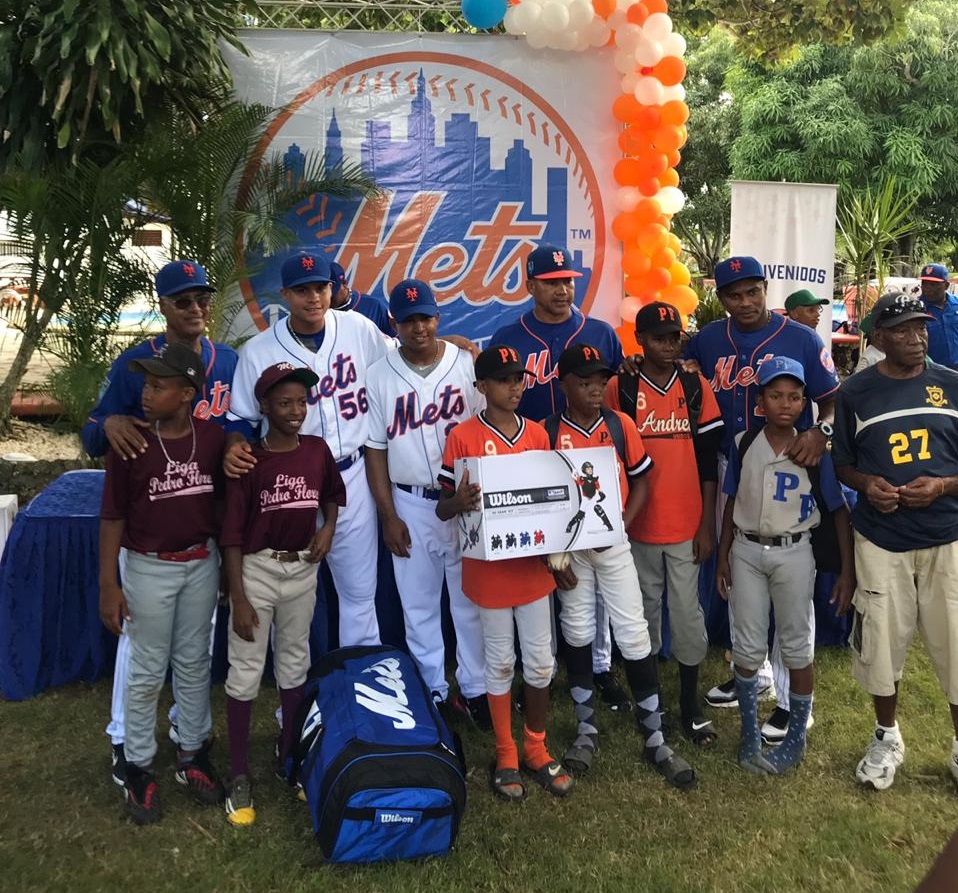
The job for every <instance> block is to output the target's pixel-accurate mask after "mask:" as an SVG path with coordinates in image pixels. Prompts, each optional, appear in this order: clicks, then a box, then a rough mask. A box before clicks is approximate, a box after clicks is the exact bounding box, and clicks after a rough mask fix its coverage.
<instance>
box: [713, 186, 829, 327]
mask: <svg viewBox="0 0 958 893" xmlns="http://www.w3.org/2000/svg"><path fill="white" fill-rule="evenodd" d="M731 184H732V227H731V246H732V254H733V255H734V254H746V255H751V256H752V257H754V258H757V259H758V260H759V261H760V262H761V263H762V265H763V266H764V267H765V278H766V279H767V280H768V306H769V307H770V308H772V309H774V308H782V307H784V306H785V299H786V298H787V297H788V296H789V295H790V294H791V293H792V292H795V291H798V290H799V289H802V288H807V289H808V290H809V291H810V292H811V293H812V294H813V295H815V296H816V297H818V298H827V299H828V302H829V303H828V304H827V305H825V306H823V307H822V316H821V320H820V321H819V324H818V334H819V336H821V339H822V341H824V342H825V345H826V346H830V345H831V343H832V306H831V301H832V297H833V294H834V291H835V205H836V200H837V194H838V188H837V187H836V186H833V185H831V184H821V183H763V182H758V181H751V180H732V181H731Z"/></svg>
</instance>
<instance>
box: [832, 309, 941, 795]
mask: <svg viewBox="0 0 958 893" xmlns="http://www.w3.org/2000/svg"><path fill="white" fill-rule="evenodd" d="M871 315H872V320H873V326H874V328H873V333H872V337H873V338H874V339H875V343H876V345H877V346H878V348H879V349H880V350H882V351H884V353H885V358H884V359H883V360H881V361H879V362H878V363H877V364H876V365H874V366H870V367H869V368H868V369H865V370H864V371H862V372H859V373H856V374H855V375H853V376H852V377H851V378H849V379H848V381H847V382H845V384H844V385H843V386H842V389H841V391H839V394H838V406H837V412H836V417H835V439H834V444H833V447H832V458H833V460H834V462H835V467H836V471H837V473H838V477H839V478H840V480H841V481H842V482H843V483H844V484H845V485H846V486H848V487H852V488H853V489H854V490H856V491H858V494H859V496H858V501H857V502H856V504H855V508H854V509H853V510H852V524H853V526H854V528H855V559H856V566H857V572H858V586H857V588H856V590H855V595H854V598H853V603H854V608H855V617H854V626H853V628H852V673H853V675H854V676H855V678H856V679H857V680H858V681H859V683H860V684H861V685H862V687H863V688H864V689H865V690H866V691H867V692H868V693H869V694H870V695H871V696H872V701H873V706H874V710H875V720H876V726H875V732H874V734H873V735H872V737H871V739H870V741H869V743H868V748H867V750H866V751H865V756H864V758H863V759H862V760H861V762H860V763H859V764H858V769H857V773H856V774H857V777H858V780H859V781H860V782H861V783H862V784H865V785H870V786H872V787H874V788H876V789H878V790H884V789H885V788H887V787H889V786H890V785H891V784H892V782H893V781H894V779H895V770H896V769H897V768H898V767H899V766H901V765H902V763H903V762H904V760H905V744H904V741H903V740H902V736H901V731H900V729H899V727H898V722H897V707H898V693H899V684H900V682H901V676H902V670H903V668H904V664H905V654H906V652H907V650H908V647H909V645H910V644H911V641H912V639H913V638H914V635H915V629H916V628H917V629H918V631H919V633H920V635H921V638H922V640H923V642H924V645H925V651H926V653H927V654H928V657H929V659H930V661H931V664H932V667H933V668H934V670H935V675H936V676H937V677H938V681H939V684H940V685H941V687H942V689H943V690H944V692H945V696H946V698H947V700H948V704H949V706H950V709H951V720H952V725H953V726H954V732H955V737H954V739H953V740H952V743H951V758H950V759H949V761H948V767H949V770H950V772H951V776H952V778H954V779H955V781H956V782H958V542H956V540H958V477H956V476H955V472H956V470H958V425H956V416H958V374H956V373H955V372H953V371H952V370H950V369H947V368H945V367H943V366H939V365H937V364H935V363H930V364H928V365H927V366H926V364H925V355H926V351H927V348H928V334H927V329H926V326H930V325H931V324H932V321H933V320H932V319H929V317H930V316H931V314H929V313H928V312H927V309H926V307H925V304H924V303H923V302H922V301H920V300H918V299H916V298H914V297H911V296H908V295H903V294H892V295H885V296H884V297H882V298H880V299H879V300H878V302H877V303H876V304H875V307H874V309H873V310H872V314H871ZM926 712H927V711H926Z"/></svg>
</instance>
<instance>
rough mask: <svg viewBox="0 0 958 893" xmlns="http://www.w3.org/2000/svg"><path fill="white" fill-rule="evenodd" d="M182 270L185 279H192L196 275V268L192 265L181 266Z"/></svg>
mask: <svg viewBox="0 0 958 893" xmlns="http://www.w3.org/2000/svg"><path fill="white" fill-rule="evenodd" d="M182 269H183V275H184V276H186V277H187V279H192V278H193V277H194V276H195V275H196V267H194V266H193V264H183V267H182Z"/></svg>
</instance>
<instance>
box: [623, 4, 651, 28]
mask: <svg viewBox="0 0 958 893" xmlns="http://www.w3.org/2000/svg"><path fill="white" fill-rule="evenodd" d="M625 17H626V18H627V19H628V20H629V21H630V22H631V23H632V24H633V25H644V24H645V20H646V19H647V18H648V17H649V10H648V8H647V7H646V5H645V4H644V3H633V4H632V6H630V7H629V10H628V12H627V13H626V14H625Z"/></svg>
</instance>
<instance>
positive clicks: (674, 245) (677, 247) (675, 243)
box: [668, 233, 688, 285]
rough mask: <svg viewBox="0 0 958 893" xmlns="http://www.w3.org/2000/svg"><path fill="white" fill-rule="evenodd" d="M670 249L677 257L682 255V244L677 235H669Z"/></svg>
mask: <svg viewBox="0 0 958 893" xmlns="http://www.w3.org/2000/svg"><path fill="white" fill-rule="evenodd" d="M668 247H669V248H671V249H672V250H673V251H674V252H675V256H676V257H678V256H679V255H680V254H681V253H682V243H681V242H680V241H679V237H678V236H677V235H676V234H675V233H669V244H668ZM673 284H674V283H673ZM686 285H688V283H686Z"/></svg>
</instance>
